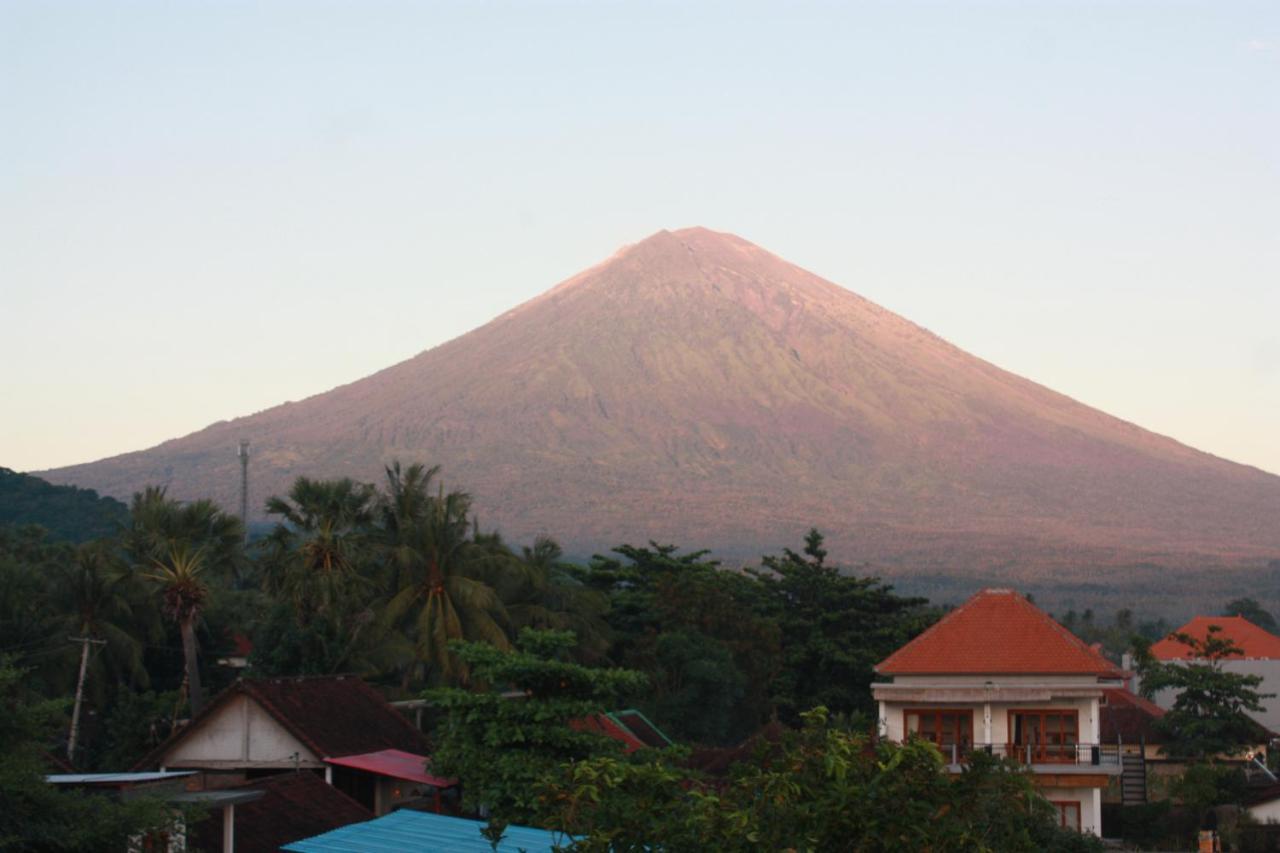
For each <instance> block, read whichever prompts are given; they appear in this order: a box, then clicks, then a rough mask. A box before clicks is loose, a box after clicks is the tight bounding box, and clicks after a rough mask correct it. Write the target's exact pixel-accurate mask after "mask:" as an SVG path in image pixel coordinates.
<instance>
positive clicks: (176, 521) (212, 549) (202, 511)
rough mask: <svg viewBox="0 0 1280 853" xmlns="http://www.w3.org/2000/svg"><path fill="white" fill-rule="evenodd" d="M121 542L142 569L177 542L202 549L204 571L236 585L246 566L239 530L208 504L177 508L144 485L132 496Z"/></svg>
mask: <svg viewBox="0 0 1280 853" xmlns="http://www.w3.org/2000/svg"><path fill="white" fill-rule="evenodd" d="M121 538H122V541H123V544H124V550H125V553H127V554H128V555H129V556H130V558H131V559H132V560H133V562H134V563H135V564H137V565H143V566H150V565H151V563H152V562H153V561H155V560H157V559H162V558H163V557H164V555H165V554H166V553H168V551H169V549H170V548H172V547H173V545H174V544H175V543H178V542H185V543H187V544H188V545H189V546H190V547H193V548H202V549H204V552H205V567H206V569H207V570H209V571H211V572H213V573H214V574H215V575H219V576H221V577H227V578H230V579H231V582H232V584H233V585H235V586H239V585H240V580H241V574H242V572H243V569H244V567H245V565H246V558H245V553H244V526H243V524H242V523H241V521H240V519H239V518H237V517H236V516H234V515H229V514H227V513H225V512H223V511H222V510H221V509H220V508H219V507H218V505H217V504H215V503H214V502H213V501H211V500H207V499H202V500H197V501H188V502H186V503H181V502H179V501H176V500H174V499H172V498H170V497H168V495H167V493H166V490H165V488H164V487H162V486H147V487H146V488H145V489H143V490H142V491H141V492H136V493H134V495H133V501H132V502H131V503H130V505H129V524H128V526H127V527H126V528H125V529H124V530H123V531H122V536H121Z"/></svg>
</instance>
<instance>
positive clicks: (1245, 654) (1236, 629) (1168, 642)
mask: <svg viewBox="0 0 1280 853" xmlns="http://www.w3.org/2000/svg"><path fill="white" fill-rule="evenodd" d="M1210 628H1217V629H1218V630H1217V631H1215V632H1214V633H1215V635H1216V636H1217V637H1218V638H1220V639H1224V640H1230V641H1231V642H1232V643H1234V644H1235V646H1236V648H1237V649H1239V653H1238V654H1234V655H1231V656H1229V657H1227V658H1224V659H1222V660H1220V661H1218V662H1217V665H1218V666H1220V667H1221V668H1222V669H1223V670H1224V671H1226V672H1233V673H1236V674H1238V675H1256V676H1259V677H1260V678H1262V684H1261V685H1260V686H1259V687H1258V692H1259V693H1264V694H1266V693H1269V694H1272V695H1271V696H1269V697H1268V698H1266V699H1264V700H1262V708H1263V709H1262V711H1261V712H1260V713H1257V714H1250V716H1251V717H1253V719H1254V720H1256V721H1257V722H1258V723H1259V724H1261V725H1262V726H1263V727H1264V728H1266V729H1269V730H1270V731H1273V732H1280V637H1277V636H1276V635H1275V634H1272V633H1270V632H1269V631H1266V630H1264V629H1262V628H1259V627H1258V626H1257V625H1255V624H1253V623H1252V622H1250V621H1249V620H1248V619H1245V618H1244V617H1243V616H1197V617H1195V618H1194V619H1192V620H1191V621H1190V622H1188V623H1187V624H1185V625H1183V626H1182V627H1181V628H1179V629H1178V630H1177V631H1174V632H1173V633H1171V634H1170V635H1169V636H1167V637H1165V638H1164V639H1163V640H1161V641H1160V642H1158V643H1156V644H1155V645H1153V646H1152V647H1151V654H1152V655H1153V656H1154V657H1155V658H1156V659H1157V660H1160V661H1163V662H1165V663H1177V662H1179V661H1196V662H1198V663H1203V662H1204V661H1202V660H1198V659H1197V658H1195V657H1194V652H1193V650H1192V649H1191V647H1190V646H1188V645H1187V644H1186V643H1184V642H1182V641H1181V640H1179V639H1178V638H1177V635H1179V634H1185V635H1187V636H1189V637H1192V638H1194V639H1196V640H1199V641H1201V642H1203V641H1204V640H1205V638H1206V637H1208V635H1209V629H1210ZM1177 698H1178V694H1177V691H1174V690H1161V691H1160V692H1159V693H1157V694H1156V695H1155V701H1156V704H1157V705H1159V706H1160V707H1162V708H1166V709H1167V708H1172V707H1173V703H1174V700H1176V699H1177Z"/></svg>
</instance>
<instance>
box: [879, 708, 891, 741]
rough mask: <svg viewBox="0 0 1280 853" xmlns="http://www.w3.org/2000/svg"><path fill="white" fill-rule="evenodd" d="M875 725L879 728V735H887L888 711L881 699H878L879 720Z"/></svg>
mask: <svg viewBox="0 0 1280 853" xmlns="http://www.w3.org/2000/svg"><path fill="white" fill-rule="evenodd" d="M877 726H878V727H879V730H880V737H888V736H889V712H888V710H887V709H886V708H885V702H884V700H883V699H881V700H880V720H879V721H878V723H877Z"/></svg>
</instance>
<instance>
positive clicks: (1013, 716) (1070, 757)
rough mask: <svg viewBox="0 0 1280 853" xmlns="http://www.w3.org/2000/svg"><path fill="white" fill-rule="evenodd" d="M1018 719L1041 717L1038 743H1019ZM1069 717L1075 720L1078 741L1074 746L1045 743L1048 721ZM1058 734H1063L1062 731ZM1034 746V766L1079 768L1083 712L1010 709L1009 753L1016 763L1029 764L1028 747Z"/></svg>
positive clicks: (1060, 709)
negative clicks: (1069, 765) (1054, 718)
mask: <svg viewBox="0 0 1280 853" xmlns="http://www.w3.org/2000/svg"><path fill="white" fill-rule="evenodd" d="M1018 717H1039V718H1040V725H1039V727H1038V730H1037V731H1038V739H1037V742H1036V743H1033V744H1026V743H1019V742H1018V728H1019V725H1018V722H1019V721H1018V719H1017V718H1018ZM1047 717H1070V718H1072V719H1074V720H1075V741H1074V743H1071V744H1065V743H1063V744H1047V743H1045V732H1046V731H1047V728H1048V727H1047V726H1046V725H1045V718H1047ZM1057 734H1059V735H1062V734H1064V732H1063V731H1062V730H1061V728H1060V729H1059V730H1058V732H1057ZM1028 745H1029V746H1031V762H1032V763H1033V764H1077V763H1079V760H1080V756H1079V751H1080V709H1079V708H1010V709H1009V753H1010V755H1012V756H1013V757H1014V758H1015V759H1016V760H1017V761H1025V760H1026V754H1027V752H1026V749H1027V746H1028Z"/></svg>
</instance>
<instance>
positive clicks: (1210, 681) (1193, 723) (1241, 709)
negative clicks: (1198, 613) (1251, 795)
mask: <svg viewBox="0 0 1280 853" xmlns="http://www.w3.org/2000/svg"><path fill="white" fill-rule="evenodd" d="M1221 633H1222V628H1221V627H1220V626H1218V625H1210V626H1209V629H1208V631H1207V633H1206V635H1205V637H1204V639H1200V638H1197V637H1193V636H1191V635H1189V634H1184V633H1176V634H1171V635H1170V637H1171V638H1172V639H1176V640H1178V641H1179V642H1181V643H1185V644H1186V645H1187V646H1188V647H1189V648H1190V652H1189V654H1188V659H1187V660H1185V661H1177V662H1171V663H1161V662H1160V661H1157V660H1155V658H1154V657H1152V655H1151V652H1150V648H1149V646H1146V645H1145V644H1144V645H1140V646H1139V647H1138V650H1137V651H1138V661H1139V671H1140V674H1141V677H1142V681H1141V684H1142V692H1143V694H1144V695H1146V696H1147V697H1151V696H1152V695H1154V694H1155V693H1157V692H1159V691H1161V690H1174V691H1176V692H1177V696H1176V698H1175V699H1174V702H1173V707H1172V708H1170V709H1169V711H1168V712H1167V713H1166V714H1165V715H1164V716H1163V717H1161V718H1160V719H1159V720H1158V721H1156V726H1157V727H1158V728H1159V729H1160V730H1161V731H1162V732H1163V733H1164V735H1165V736H1166V743H1165V747H1164V749H1165V751H1166V752H1167V753H1168V754H1170V755H1172V756H1174V757H1176V758H1184V759H1185V758H1191V759H1197V760H1200V761H1204V760H1207V759H1212V758H1213V757H1215V756H1219V755H1232V754H1235V753H1238V752H1240V751H1241V750H1243V749H1246V748H1248V747H1249V746H1251V745H1253V744H1255V743H1256V742H1257V741H1258V739H1259V738H1261V737H1264V735H1263V734H1262V731H1261V728H1260V727H1259V726H1258V724H1257V723H1256V722H1254V721H1253V720H1252V719H1250V718H1249V716H1248V712H1254V713H1259V712H1261V711H1263V710H1264V709H1263V705H1262V700H1263V699H1267V698H1270V696H1271V695H1272V694H1265V693H1259V692H1258V687H1259V686H1260V685H1261V684H1262V677H1261V676H1257V675H1246V674H1243V673H1236V672H1228V671H1227V670H1224V669H1223V668H1222V662H1223V661H1224V660H1227V659H1229V658H1231V657H1233V656H1238V655H1240V654H1241V652H1240V648H1239V647H1238V646H1236V645H1235V643H1233V642H1232V641H1231V640H1230V639H1229V638H1227V637H1224V636H1221Z"/></svg>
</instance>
